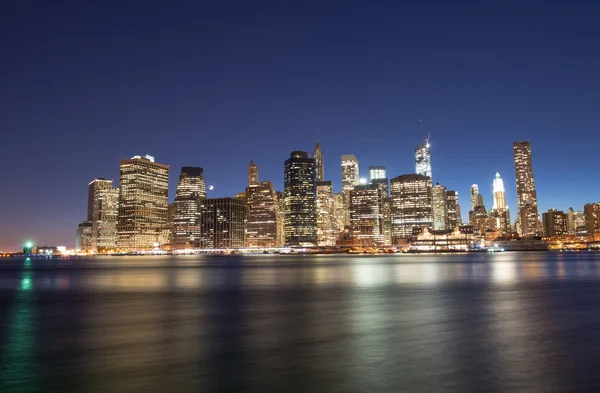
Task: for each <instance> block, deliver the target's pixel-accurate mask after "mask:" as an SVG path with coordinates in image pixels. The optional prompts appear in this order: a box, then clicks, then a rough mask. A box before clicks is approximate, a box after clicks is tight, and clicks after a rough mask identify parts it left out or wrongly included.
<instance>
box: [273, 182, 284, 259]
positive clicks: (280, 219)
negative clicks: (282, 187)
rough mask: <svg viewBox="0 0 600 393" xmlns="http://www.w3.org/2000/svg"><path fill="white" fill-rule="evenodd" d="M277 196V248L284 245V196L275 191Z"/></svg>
mask: <svg viewBox="0 0 600 393" xmlns="http://www.w3.org/2000/svg"><path fill="white" fill-rule="evenodd" d="M275 195H276V196H277V246H278V247H283V245H284V244H285V194H284V193H283V192H281V191H276V192H275Z"/></svg>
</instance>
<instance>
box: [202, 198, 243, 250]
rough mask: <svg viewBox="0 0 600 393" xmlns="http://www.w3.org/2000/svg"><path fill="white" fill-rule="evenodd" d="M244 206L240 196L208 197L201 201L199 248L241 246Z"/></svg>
mask: <svg viewBox="0 0 600 393" xmlns="http://www.w3.org/2000/svg"><path fill="white" fill-rule="evenodd" d="M245 220H246V207H245V206H244V201H243V200H242V199H240V198H209V199H205V200H204V202H203V203H202V215H201V241H200V248H243V247H244V229H245V228H244V221H245Z"/></svg>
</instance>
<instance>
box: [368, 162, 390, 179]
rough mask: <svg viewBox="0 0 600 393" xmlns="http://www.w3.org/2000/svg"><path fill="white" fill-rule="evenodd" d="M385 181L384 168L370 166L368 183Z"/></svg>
mask: <svg viewBox="0 0 600 393" xmlns="http://www.w3.org/2000/svg"><path fill="white" fill-rule="evenodd" d="M378 179H386V180H387V175H386V171H385V167H384V166H370V167H369V183H373V180H378Z"/></svg>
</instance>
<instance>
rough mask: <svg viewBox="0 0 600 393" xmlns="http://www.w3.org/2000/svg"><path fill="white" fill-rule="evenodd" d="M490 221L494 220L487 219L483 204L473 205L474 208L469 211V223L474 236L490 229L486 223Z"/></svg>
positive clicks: (483, 233) (481, 234) (483, 234)
mask: <svg viewBox="0 0 600 393" xmlns="http://www.w3.org/2000/svg"><path fill="white" fill-rule="evenodd" d="M491 222H494V221H491V220H490V219H489V216H488V215H487V212H486V210H485V206H483V205H478V206H475V210H472V211H470V212H469V224H470V225H471V226H473V233H474V234H475V235H476V236H485V232H486V231H487V230H488V229H490V227H489V225H488V224H490V223H491Z"/></svg>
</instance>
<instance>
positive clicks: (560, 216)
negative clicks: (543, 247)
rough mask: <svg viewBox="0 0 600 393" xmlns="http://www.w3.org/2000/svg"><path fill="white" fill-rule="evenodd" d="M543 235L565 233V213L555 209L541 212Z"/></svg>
mask: <svg viewBox="0 0 600 393" xmlns="http://www.w3.org/2000/svg"><path fill="white" fill-rule="evenodd" d="M542 222H543V223H544V235H545V236H560V235H566V234H567V215H566V214H565V213H564V212H562V211H560V210H556V209H550V210H548V212H546V213H543V214H542Z"/></svg>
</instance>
